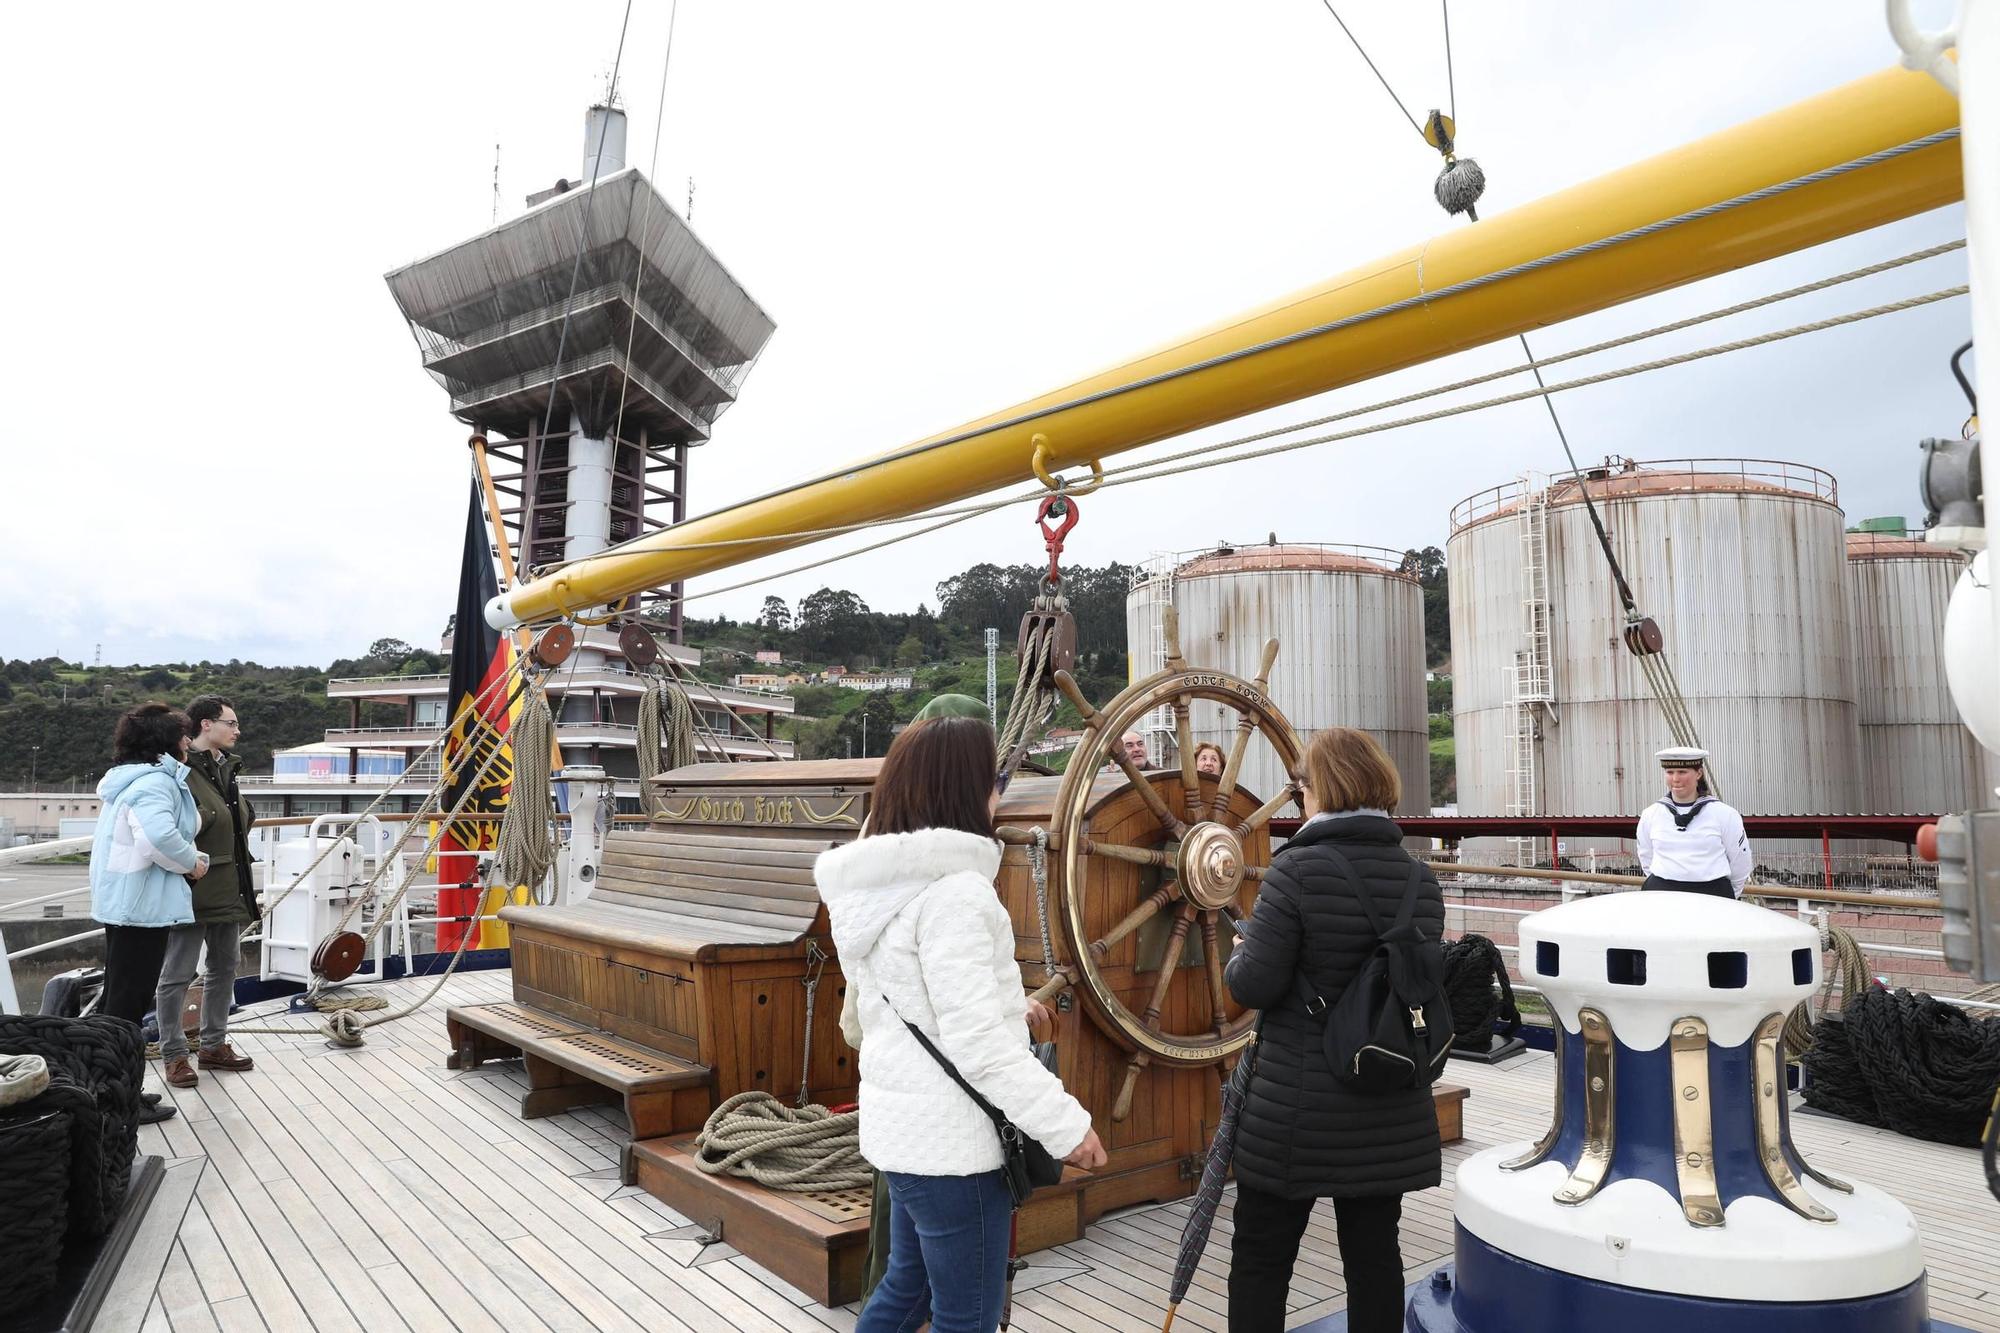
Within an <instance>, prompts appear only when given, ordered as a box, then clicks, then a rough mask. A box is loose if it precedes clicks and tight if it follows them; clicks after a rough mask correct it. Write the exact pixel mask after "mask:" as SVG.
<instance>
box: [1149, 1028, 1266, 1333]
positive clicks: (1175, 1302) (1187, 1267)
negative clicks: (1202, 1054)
mask: <svg viewBox="0 0 2000 1333" xmlns="http://www.w3.org/2000/svg"><path fill="white" fill-rule="evenodd" d="M1256 1073H1257V1037H1256V1034H1255V1033H1252V1034H1251V1037H1250V1044H1249V1045H1248V1046H1247V1047H1245V1048H1244V1051H1243V1056H1242V1058H1241V1059H1239V1060H1238V1061H1237V1062H1236V1069H1235V1072H1233V1073H1232V1074H1230V1076H1229V1082H1227V1083H1225V1084H1223V1085H1222V1118H1221V1119H1220V1120H1218V1121H1216V1124H1215V1138H1214V1139H1213V1140H1212V1141H1211V1142H1210V1143H1209V1145H1208V1160H1207V1161H1206V1162H1205V1163H1204V1164H1203V1166H1202V1168H1201V1184H1200V1186H1198V1187H1197V1188H1196V1189H1195V1192H1194V1203H1193V1204H1192V1205H1191V1206H1190V1207H1189V1208H1188V1220H1187V1225H1186V1226H1184V1227H1182V1228H1181V1248H1180V1253H1179V1255H1178V1256H1177V1257H1176V1258H1175V1259H1174V1280H1173V1283H1172V1285H1171V1286H1170V1287H1169V1288H1168V1291H1167V1322H1166V1323H1164V1324H1161V1325H1160V1333H1167V1330H1169V1329H1171V1328H1172V1327H1173V1326H1174V1316H1175V1315H1177V1314H1179V1313H1180V1309H1181V1298H1182V1297H1184V1296H1186V1295H1187V1289H1188V1283H1190V1282H1192V1281H1194V1270H1195V1267H1196V1266H1197V1265H1198V1264H1200V1263H1201V1252H1202V1251H1203V1250H1205V1249H1207V1248H1208V1233H1209V1232H1210V1231H1211V1230H1213V1229H1214V1227H1215V1209H1216V1206H1217V1205H1219V1204H1220V1203H1221V1202H1222V1185H1223V1182H1224V1181H1225V1180H1227V1179H1228V1177H1229V1159H1230V1158H1232V1157H1234V1156H1235V1155H1236V1117H1237V1114H1238V1113H1239V1112H1241V1111H1242V1109H1243V1098H1244V1097H1245V1096H1247V1095H1248V1093H1249V1091H1250V1080H1251V1079H1252V1078H1253V1077H1255V1076H1256Z"/></svg>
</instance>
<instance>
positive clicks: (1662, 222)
mask: <svg viewBox="0 0 2000 1333" xmlns="http://www.w3.org/2000/svg"><path fill="white" fill-rule="evenodd" d="M1958 137H1959V131H1958V130H1957V129H1948V130H1939V131H1937V132H1936V133H1934V134H1927V135H1924V136H1922V137H1921V138H1917V139H1912V140H1910V141H1908V142H1907V143H1902V144H1897V145H1895V146H1893V147H1890V148H1884V149H1880V150H1878V151H1876V152H1873V153H1868V154H1865V155H1863V156H1861V157H1857V158H1853V159H1851V160H1849V161H1847V162H1841V163H1836V164H1835V165H1833V166H1830V167H1822V168H1820V169H1819V170H1817V171H1812V172H1808V173H1807V174H1805V175H1803V176H1795V177H1793V178H1792V179H1791V180H1787V181H1779V182H1776V183H1774V184H1771V185H1766V186H1762V187H1760V188H1758V189H1755V190H1751V191H1749V192H1747V193H1745V194H1740V195H1737V196H1735V197H1733V198H1729V199H1722V200H1718V201H1716V202H1715V203H1712V204H1704V205H1702V206H1701V207H1699V208H1695V209H1691V210H1689V211H1688V212H1685V213H1680V214H1676V215H1675V216H1673V217H1670V218H1658V219H1655V220H1654V221H1652V222H1648V223H1645V224H1643V225H1641V226H1638V227H1633V228H1631V229H1629V230H1627V231H1622V232H1618V233H1615V234H1614V235H1611V236H1604V237H1600V238H1598V239H1597V240H1594V241H1586V242H1583V243H1582V244H1579V245H1574V246H1571V247H1570V248H1568V249H1566V250H1559V251H1557V252H1555V253H1554V254H1547V255H1540V256H1537V257H1536V258H1534V259H1528V260H1523V261H1522V262H1521V263H1519V264H1513V265H1510V266H1508V267H1507V268H1504V269H1498V270H1496V271H1494V272H1492V273H1484V274H1480V275H1478V276H1476V277H1471V278H1467V279H1465V280H1464V281H1462V282H1456V283H1452V284H1450V285H1448V286H1445V287H1440V288H1438V289H1437V290H1436V291H1434V292H1420V293H1418V294H1417V295H1415V296H1408V297H1404V298H1403V299H1401V300H1398V301H1391V302H1389V303H1388V304H1387V305H1381V306H1377V307H1375V308H1374V309H1372V310H1363V311H1360V312H1358V313H1356V314H1352V315H1346V316H1343V317H1341V318H1340V319H1336V320H1329V321H1328V322H1326V323H1324V324H1317V325H1314V326H1312V327H1311V328H1306V329H1299V330H1297V331H1296V332H1293V333H1287V334H1284V335H1282V336H1280V337H1277V338H1272V339H1268V340H1266V341H1264V342H1261V343H1254V344H1252V345H1250V346H1248V347H1239V348H1236V349H1234V350H1233V351H1229V352H1222V353H1218V354H1217V355H1215V356H1212V357H1206V358H1203V359H1202V360H1200V361H1194V362H1190V363H1188V364H1187V365H1183V366H1176V367H1174V368H1173V369H1171V370H1163V371H1160V372H1158V373H1156V374H1153V375H1147V376H1143V377H1141V378H1139V379H1136V380H1130V381H1127V382H1126V383H1124V384H1117V385H1113V386H1111V387H1110V388H1106V389H1099V390H1096V391H1094V392H1091V393H1087V394H1083V395H1080V396H1078V397H1076V398H1070V399H1066V400H1064V401H1062V402H1059V403H1051V404H1049V405H1048V406H1046V407H1040V408H1036V409H1034V410H1032V411H1028V412H1022V413H1019V414H1017V415H1015V416H1012V417H1008V418H1006V419H1004V420H1001V421H997V422H992V423H990V424H987V425H983V426H978V427H975V428H971V429H967V430H960V431H954V432H952V433H951V434H949V435H943V436H939V437H938V438H937V439H934V440H926V441H924V442H923V443H921V444H914V445H910V446H908V447H906V448H903V449H898V450H893V451H891V452H889V453H886V454H882V455H879V456H878V457H875V458H871V459H868V460H867V461H866V462H864V463H860V464H857V465H854V466H851V467H849V468H846V469H844V470H842V471H840V472H836V473H825V474H822V475H820V476H817V477H809V478H807V479H805V480H803V481H799V482H794V483H792V484H791V485H788V486H783V487H780V488H779V489H777V490H774V491H766V492H764V493H763V494H761V495H753V496H749V497H746V498H745V499H742V500H738V501H736V502H734V503H732V504H728V505H724V506H723V507H722V508H720V509H715V510H711V511H709V512H708V513H706V514H702V515H698V516H697V518H696V519H692V520H689V521H690V522H695V521H700V520H701V519H709V518H715V517H717V516H719V515H722V514H727V513H732V512H734V511H736V510H739V509H743V508H747V507H748V506H751V505H756V504H762V503H763V502H765V501H767V500H775V499H780V498H783V497H786V496H790V495H793V494H795V493H797V492H798V491H801V490H803V489H805V488H807V487H810V486H816V485H819V484H820V483H822V482H827V481H832V480H835V479H838V478H842V477H854V476H858V475H860V474H861V473H863V472H866V471H867V470H869V469H870V468H875V467H881V466H885V465H887V464H889V463H894V462H900V461H902V460H904V459H909V458H917V457H921V456H923V455H924V454H927V453H931V452H934V451H936V450H938V449H943V448H948V447H949V446H951V445H954V444H963V443H964V442H966V441H967V440H972V439H977V438H979V437H981V436H985V435H990V434H992V433H994V432H996V431H1001V430H1008V429H1012V428H1013V427H1015V426H1024V425H1029V424H1031V423H1033V422H1037V421H1041V420H1043V419H1045V418H1047V417H1051V416H1056V415H1059V414H1061V413H1063V412H1067V411H1070V410H1072V409H1075V408H1079V407H1088V406H1090V405H1092V404H1095V403H1100V402H1106V401H1109V400H1110V399H1113V398H1119V397H1122V396H1124V395H1126V394H1130V393H1135V392H1137V391H1139V390H1141V389H1149V388H1154V387H1156V386H1158V385H1161V384H1168V383H1172V382H1173V381H1175V380H1179V379H1185V378H1186V377H1188V376H1190V375H1196V374H1200V373H1201V372H1202V371H1205V370H1213V369H1215V368H1216V367H1218V366H1225V365H1230V364H1232V363H1234V362H1237V361H1242V360H1245V359H1247V358H1250V357H1253V356H1259V355H1262V354H1263V353H1265V352H1271V351H1276V350H1278V349H1280V348H1284V347H1289V346H1291V345H1293V344H1294V343H1299V342H1304V341H1307V340H1309V339H1312V338H1318V337H1323V336H1324V335H1326V334H1329V333H1337V332H1341V331H1343V330H1346V329H1349V328H1354V327H1358V326H1359V325H1362V324H1367V323H1371V322H1373V321H1375V320H1378V319H1383V318H1386V317H1388V316H1390V315H1396V314H1401V313H1403V312H1404V311H1408V310H1415V309H1420V308H1426V309H1427V308H1429V307H1430V306H1431V305H1432V304H1433V303H1434V302H1437V301H1442V300H1446V299H1449V298H1451V297H1456V296H1463V295H1466V294H1467V293H1470V292H1475V291H1479V290H1482V289H1484V288H1486V287H1490V286H1493V285H1494V284H1495V283H1501V282H1507V281H1511V280H1512V279H1514V278H1518V277H1522V276H1524V275H1526V274H1529V273H1535V272H1539V271H1540V270H1542V269H1545V268H1550V267H1553V266H1554V265H1557V264H1562V263H1566V262H1568V261H1570V260H1572V259H1579V258H1583V257H1585V256H1587V255H1593V254H1599V253H1602V252H1604V251H1606V250H1610V249H1614V248H1616V247H1618V246H1621V245H1626V244H1629V243H1631V242H1633V241H1638V240H1644V239H1646V238H1648V237H1651V236H1656V235H1659V234H1661V233H1663V232H1667V231H1671V230H1673V229H1674V228H1676V227H1681V226H1686V225H1688V224H1689V223H1694V222H1700V221H1704V220H1706V219H1708V218H1712V217H1716V216H1719V215H1721V214H1724V213H1728V212H1732V211H1734V210H1736V209H1739V208H1746V207H1749V206H1751V205H1753V204H1759V203H1764V202H1767V201H1769V200H1771V199H1775V198H1779V197H1781V196H1783V195H1786V194H1790V193H1792V192H1793V191H1796V190H1802V189H1806V188H1809V187H1811V186H1814V185H1819V184H1823V183H1825V182H1826V181H1830V180H1835V179H1838V178H1839V177H1841V176H1845V175H1848V174H1850V173H1852V172H1856V171H1865V170H1867V169H1868V168H1870V167H1876V166H1880V165H1882V164H1883V163H1886V162H1892V161H1894V160H1896V159H1897V158H1900V157H1904V156H1907V155H1908V154H1910V153H1916V152H1922V151H1924V150H1925V149H1929V148H1935V147H1938V146H1939V145H1942V144H1946V143H1951V142H1955V141H1956V140H1957V139H1958ZM889 521H908V520H889ZM857 526H870V525H866V524H863V525H857ZM644 540H649V538H631V539H628V540H627V541H624V542H620V543H618V544H617V545H615V546H610V547H606V548H605V550H603V551H600V552H597V555H599V556H601V555H605V554H608V553H614V552H618V551H621V550H624V549H627V548H629V547H631V546H633V545H634V544H636V543H637V542H640V541H644ZM768 540H771V539H770V538H768V537H766V538H754V539H737V540H733V541H723V542H716V543H710V544H711V545H716V546H727V545H748V544H753V543H755V542H761V541H768ZM676 549H685V550H696V549H700V548H699V546H698V545H696V544H693V543H690V544H688V545H686V546H679V547H676ZM586 558H588V557H586ZM573 563H575V562H574V561H564V562H560V563H556V564H551V565H547V566H543V567H539V568H538V569H537V570H536V573H537V574H539V575H547V574H551V573H554V572H556V571H558V570H561V569H564V568H567V567H568V566H569V565H570V564H573Z"/></svg>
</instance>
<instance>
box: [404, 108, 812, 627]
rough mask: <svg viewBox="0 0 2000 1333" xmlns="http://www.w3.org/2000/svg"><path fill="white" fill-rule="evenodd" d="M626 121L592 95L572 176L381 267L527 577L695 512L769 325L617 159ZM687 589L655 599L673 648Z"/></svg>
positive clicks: (676, 217) (655, 194) (661, 592)
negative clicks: (705, 460) (578, 167)
mask: <svg viewBox="0 0 2000 1333" xmlns="http://www.w3.org/2000/svg"><path fill="white" fill-rule="evenodd" d="M625 128H626V126H625V113H624V112H623V111H621V110H619V109H618V108H616V107H613V106H608V105H602V104H600V105H597V106H593V107H591V108H590V111H589V113H588V114H587V115H586V116H585V120H584V157H583V163H582V168H583V170H582V176H581V179H580V180H578V181H571V180H559V181H557V182H556V183H555V186H554V188H553V189H550V190H545V191H542V192H540V193H538V194H536V195H533V196H531V197H530V198H529V199H528V209H527V211H526V212H524V213H522V214H521V215H520V216H519V217H515V218H510V219H509V220H507V221H505V222H502V223H500V224H498V225H497V226H494V227H492V228H490V229H489V230H487V231H484V232H481V233H480V234H479V235H477V236H474V237H472V238H470V239H469V240H465V241H461V242H459V243H458V244H456V245H453V246H451V247H449V248H447V249H445V250H441V251H439V252H438V253H437V254H434V255H431V256H430V257H429V258H426V259H420V260H417V261H416V262H415V263H413V264H408V265H406V266H404V267H402V268H399V269H396V270H395V271H394V272H392V273H390V274H388V275H387V281H388V284H389V291H390V293H391V294H392V295H393V296H394V297H395V300H396V305H397V307H398V308H399V309H400V310H401V311H402V314H403V317H404V318H405V319H407V320H408V321H409V325H410V332H411V333H412V334H413V335H415V337H416V341H417V346H418V349H419V350H420V351H421V352H422V354H423V362H424V369H426V370H428V371H429V372H430V373H431V376H432V377H433V378H434V379H436V380H437V382H438V383H439V384H440V385H442V386H443V387H444V390H445V392H446V393H448V394H450V395H451V411H452V413H453V415H455V416H456V417H458V419H459V420H461V421H463V422H465V423H466V424H467V425H468V426H471V427H473V428H474V429H475V430H477V431H479V432H482V433H484V434H485V435H486V436H487V437H488V440H489V442H490V443H489V450H488V452H489V454H491V455H492V456H493V457H494V458H496V459H497V460H499V462H500V463H501V464H502V465H503V466H502V470H501V471H500V472H499V473H498V475H496V476H495V477H494V482H495V484H496V486H497V487H498V489H499V491H500V494H501V496H502V499H503V501H511V505H510V506H509V507H507V508H506V510H505V518H506V523H507V527H508V530H509V532H510V534H511V535H512V537H513V540H514V547H515V551H514V554H515V564H516V566H517V567H518V568H519V569H520V570H521V571H522V575H523V577H526V576H527V572H528V571H530V570H532V569H535V568H537V567H541V566H547V565H551V564H555V563H557V562H559V561H564V560H574V559H577V558H578V557H580V556H586V555H591V554H594V553H595V552H597V551H601V550H603V549H604V548H605V547H606V546H610V545H613V544H615V543H618V542H622V541H626V540H628V539H630V538H633V537H638V536H641V535H643V534H644V533H646V532H648V531H651V530H653V529H656V528H662V527H667V526H670V525H672V524H674V523H678V522H680V521H681V520H682V519H684V518H686V517H687V497H688V452H689V450H690V449H692V448H694V447H695V446H697V445H700V444H703V443H706V442H707V440H708V438H709V434H710V432H711V431H712V430H713V429H714V426H715V421H716V418H717V417H719V416H721V415H722V412H723V409H725V408H727V407H728V406H729V405H730V403H732V402H734V401H735V399H736V394H737V391H738V389H739V388H740V386H741V385H742V383H743V378H744V376H745V375H747V374H748V373H749V372H750V367H751V366H752V365H753V364H755V362H756V359H757V354H758V353H759V352H760V351H762V350H763V347H764V344H765V342H766V341H768V340H769V339H770V336H771V333H772V330H773V329H774V328H775V325H774V324H773V323H772V321H771V317H770V316H769V315H767V314H766V313H765V312H764V309H763V307H762V306H760V305H758V304H757V302H756V301H755V300H753V299H752V298H751V296H750V293H749V292H747V291H745V290H744V288H743V284H742V283H740V282H738V281H737V280H736V279H735V278H734V277H732V276H731V275H730V273H729V270H728V269H726V268H724V267H723V266H722V263H721V261H720V260H718V259H717V258H716V257H715V255H714V253H713V252H711V251H710V250H709V248H708V247H707V246H706V245H704V244H702V242H701V238H700V237H698V236H696V235H695V234H694V231H693V229H692V228H691V227H689V226H688V223H687V221H686V220H685V219H684V218H682V217H681V216H680V214H678V213H677V212H675V211H674V209H673V207H672V206H671V205H670V204H669V203H668V202H667V201H666V200H665V199H664V198H662V197H661V195H660V193H659V191H658V190H656V189H654V187H653V185H652V183H651V182H650V181H648V180H647V179H646V178H645V176H644V175H643V174H642V173H641V172H640V171H638V170H637V169H636V168H633V167H628V166H626V165H625ZM593 179H595V180H596V186H595V188H592V186H591V181H592V180H593ZM571 293H574V295H573V296H572V295H571ZM565 315H567V320H565ZM551 396H553V397H554V399H555V404H554V410H553V412H551V410H550V398H551ZM544 422H547V423H548V424H547V427H546V433H545V428H544ZM502 437H504V438H502ZM509 468H511V471H510V470H506V469H509ZM680 591H681V589H680V585H678V584H675V585H673V586H671V587H669V588H663V589H658V590H655V593H654V595H653V596H652V597H651V598H650V599H649V600H651V601H654V602H658V601H665V602H666V603H667V605H666V606H664V607H656V608H655V610H656V611H658V612H661V613H663V615H664V619H665V623H666V624H667V625H669V626H670V627H671V637H672V639H673V641H675V642H679V640H680V621H681V615H680Z"/></svg>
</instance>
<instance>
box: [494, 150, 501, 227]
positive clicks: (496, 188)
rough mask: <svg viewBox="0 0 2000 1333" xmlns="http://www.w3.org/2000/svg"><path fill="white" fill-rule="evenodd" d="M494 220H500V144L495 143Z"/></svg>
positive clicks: (496, 221)
mask: <svg viewBox="0 0 2000 1333" xmlns="http://www.w3.org/2000/svg"><path fill="white" fill-rule="evenodd" d="M493 221H494V222H495V223H498V222H499V221H500V145H499V144H497V143H496V144H494V145H493Z"/></svg>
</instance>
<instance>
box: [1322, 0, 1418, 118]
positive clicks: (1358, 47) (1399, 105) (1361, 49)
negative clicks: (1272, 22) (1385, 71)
mask: <svg viewBox="0 0 2000 1333" xmlns="http://www.w3.org/2000/svg"><path fill="white" fill-rule="evenodd" d="M1319 2H1320V4H1322V5H1324V6H1325V7H1326V12H1327V13H1329V14H1331V15H1333V21H1334V22H1335V23H1338V24H1339V25H1340V30H1341V31H1342V32H1344V33H1346V34H1347V40H1348V41H1350V42H1352V43H1354V49H1355V51H1356V53H1357V54H1359V55H1360V57H1361V58H1362V59H1363V60H1364V61H1366V62H1367V63H1368V68H1369V69H1370V70H1371V71H1372V72H1373V73H1374V75H1375V78H1376V80H1377V82H1379V83H1380V84H1381V85H1382V91H1383V92H1385V93H1387V94H1389V100H1390V101H1392V102H1394V103H1395V104H1396V110H1398V111H1400V112H1402V113H1403V119H1404V120H1407V121H1409V122H1410V128H1411V129H1413V130H1415V131H1416V132H1417V133H1418V134H1422V133H1423V132H1424V127H1423V126H1421V125H1419V124H1418V123H1417V118H1416V117H1415V116H1413V115H1411V114H1410V109H1409V108H1408V107H1406V106H1404V105H1403V99H1402V98H1400V97H1398V96H1396V90H1395V89H1394V88H1391V87H1390V86H1389V80H1388V79H1386V78H1384V77H1383V76H1382V71H1381V70H1380V69H1378V68H1376V65H1375V59H1374V57H1373V56H1371V55H1369V54H1368V48H1367V47H1365V46H1363V45H1362V44H1361V39H1360V38H1359V37H1356V36H1355V35H1354V29H1352V28H1350V27H1348V26H1347V20H1346V19H1343V18H1342V17H1341V16H1340V11H1339V10H1337V9H1335V8H1334V7H1333V0H1319ZM1445 31H1446V32H1447V33H1449V32H1450V29H1449V28H1447V29H1446V30H1445ZM1450 42H1451V39H1450V37H1449V36H1447V37H1446V39H1445V44H1446V49H1447V50H1449V49H1450ZM1448 58H1449V57H1447V59H1448Z"/></svg>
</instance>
